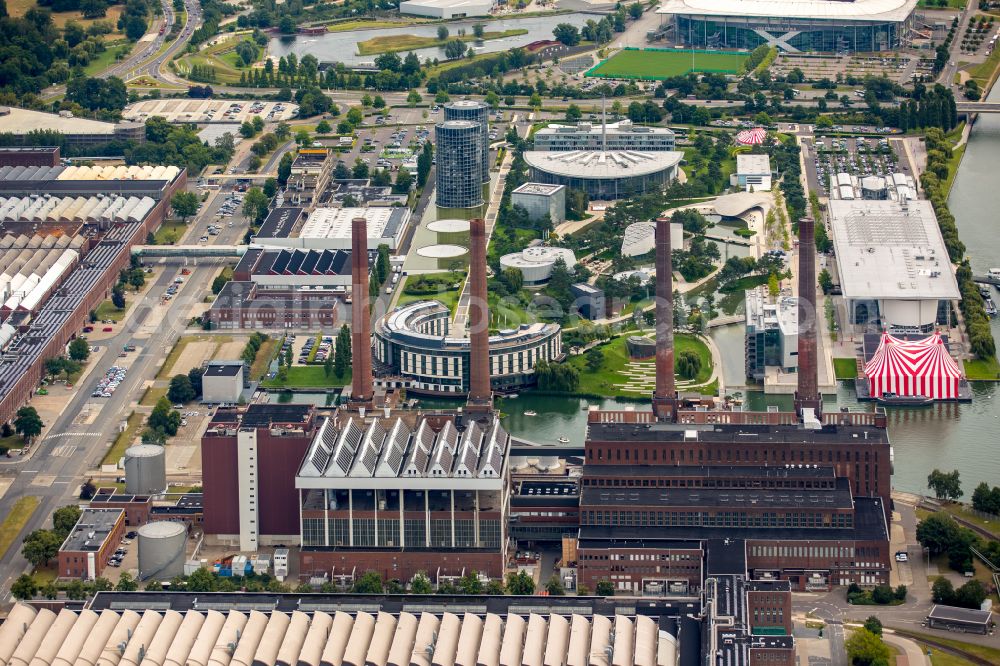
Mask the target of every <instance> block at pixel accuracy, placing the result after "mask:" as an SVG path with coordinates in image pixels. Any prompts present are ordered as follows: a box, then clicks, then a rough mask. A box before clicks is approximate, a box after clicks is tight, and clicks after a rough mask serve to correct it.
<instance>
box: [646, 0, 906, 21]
mask: <svg viewBox="0 0 1000 666" xmlns="http://www.w3.org/2000/svg"><path fill="white" fill-rule="evenodd" d="M916 6H917V0H855V1H854V2H837V1H833V0H741V1H740V2H719V1H718V0H664V2H663V4H662V5H660V8H659V9H657V10H656V13H658V14H689V15H696V16H698V15H700V16H740V17H760V18H771V17H780V18H782V19H785V20H787V19H827V20H830V21H836V20H839V21H844V22H850V21H899V22H901V21H904V20H906V18H907V17H908V16H910V14H912V13H913V10H914V9H915V8H916Z"/></svg>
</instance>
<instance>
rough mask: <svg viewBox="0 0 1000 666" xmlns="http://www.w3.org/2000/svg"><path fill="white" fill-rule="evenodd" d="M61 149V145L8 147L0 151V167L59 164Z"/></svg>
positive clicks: (50, 165) (53, 165) (54, 165)
mask: <svg viewBox="0 0 1000 666" xmlns="http://www.w3.org/2000/svg"><path fill="white" fill-rule="evenodd" d="M60 161H61V151H60V149H59V146H24V147H6V148H4V150H3V151H0V167H9V166H12V167H16V166H46V167H56V166H59V164H60Z"/></svg>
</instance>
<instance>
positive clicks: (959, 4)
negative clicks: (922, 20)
mask: <svg viewBox="0 0 1000 666" xmlns="http://www.w3.org/2000/svg"><path fill="white" fill-rule="evenodd" d="M917 7H920V8H921V9H962V8H963V7H965V0H945V3H944V5H943V6H942V5H941V3H940V2H939V0H918V2H917Z"/></svg>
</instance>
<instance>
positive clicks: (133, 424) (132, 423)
mask: <svg viewBox="0 0 1000 666" xmlns="http://www.w3.org/2000/svg"><path fill="white" fill-rule="evenodd" d="M145 422H146V417H145V416H143V415H142V414H136V413H135V412H132V413H131V414H129V416H128V425H127V426H125V430H124V431H123V432H120V433H118V437H116V438H115V443H114V444H112V445H111V448H110V449H108V452H107V453H105V454H104V459H103V460H102V461H101V464H102V465H115V464H117V463H118V460H119V459H121V457H122V456H123V455H125V449H127V448H128V447H129V446H131V445H132V440H134V439H135V437H136V435H138V434H139V431H140V430H141V429H142V426H143V424H144V423H145Z"/></svg>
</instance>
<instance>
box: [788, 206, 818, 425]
mask: <svg viewBox="0 0 1000 666" xmlns="http://www.w3.org/2000/svg"><path fill="white" fill-rule="evenodd" d="M815 225H816V222H815V220H813V219H812V218H811V217H804V218H802V219H801V220H799V301H798V303H799V308H798V317H799V335H798V339H799V345H798V350H799V376H798V386H797V387H796V391H795V413H796V414H798V415H799V416H800V417H801V416H802V413H803V410H804V409H809V408H812V409H813V410H814V413H815V416H816V417H819V416H820V414H821V413H822V408H823V405H822V402H823V400H822V396H821V395H820V393H819V379H818V377H817V368H818V361H817V358H816V326H817V318H818V316H819V313H818V312H817V311H816V228H815Z"/></svg>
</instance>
